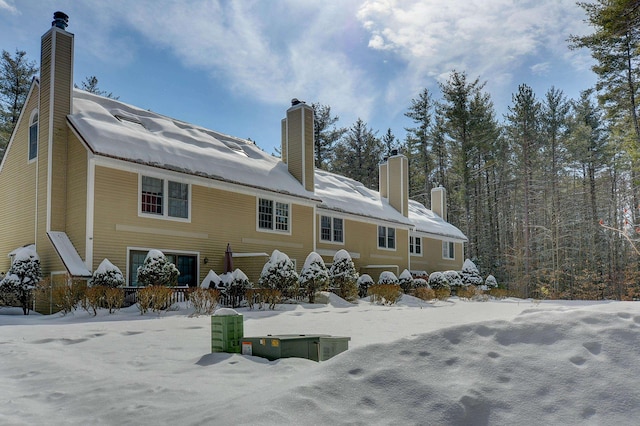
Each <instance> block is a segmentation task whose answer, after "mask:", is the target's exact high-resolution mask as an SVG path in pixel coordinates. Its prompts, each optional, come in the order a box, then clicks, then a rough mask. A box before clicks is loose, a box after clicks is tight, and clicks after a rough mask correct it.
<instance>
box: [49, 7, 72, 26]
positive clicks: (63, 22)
mask: <svg viewBox="0 0 640 426" xmlns="http://www.w3.org/2000/svg"><path fill="white" fill-rule="evenodd" d="M51 26H52V27H58V28H60V29H62V30H65V29H66V28H67V26H69V15H67V14H66V13H64V12H60V11H57V12H54V14H53V22H51Z"/></svg>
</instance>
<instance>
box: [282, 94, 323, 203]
mask: <svg viewBox="0 0 640 426" xmlns="http://www.w3.org/2000/svg"><path fill="white" fill-rule="evenodd" d="M313 148H314V140H313V108H311V107H310V106H309V105H307V104H306V103H304V102H302V101H299V100H298V99H295V98H294V99H292V100H291V108H289V109H288V110H287V118H285V119H284V120H282V148H281V151H282V161H283V162H284V163H286V164H287V166H288V168H289V173H291V174H292V175H293V176H294V177H295V178H296V179H298V181H299V182H300V183H301V184H302V185H303V186H304V188H305V189H306V190H307V191H310V192H313V191H314V173H315V170H314V158H313Z"/></svg>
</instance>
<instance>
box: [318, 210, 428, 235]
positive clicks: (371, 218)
mask: <svg viewBox="0 0 640 426" xmlns="http://www.w3.org/2000/svg"><path fill="white" fill-rule="evenodd" d="M317 208H318V209H319V210H327V211H331V212H336V213H339V214H341V215H344V216H353V217H356V218H364V219H369V221H370V222H373V223H381V222H383V223H393V224H394V225H402V226H403V227H405V228H407V229H413V228H415V225H414V224H413V223H411V222H400V221H397V220H393V219H382V218H379V217H375V216H368V215H364V214H359V213H353V212H348V211H346V210H341V209H336V208H331V207H327V206H323V205H318V207H317ZM398 214H399V213H398Z"/></svg>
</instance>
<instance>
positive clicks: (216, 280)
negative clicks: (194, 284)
mask: <svg viewBox="0 0 640 426" xmlns="http://www.w3.org/2000/svg"><path fill="white" fill-rule="evenodd" d="M220 282H221V280H220V277H219V276H218V274H216V273H215V272H213V270H212V269H210V270H209V273H208V274H207V276H206V277H204V280H202V282H201V283H200V288H216V287H217V286H218V285H220Z"/></svg>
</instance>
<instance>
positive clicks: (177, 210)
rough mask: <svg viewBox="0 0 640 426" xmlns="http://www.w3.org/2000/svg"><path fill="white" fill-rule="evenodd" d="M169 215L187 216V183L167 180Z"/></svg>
mask: <svg viewBox="0 0 640 426" xmlns="http://www.w3.org/2000/svg"><path fill="white" fill-rule="evenodd" d="M169 216H171V217H182V218H187V217H189V185H188V184H186V183H180V182H172V181H169Z"/></svg>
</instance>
